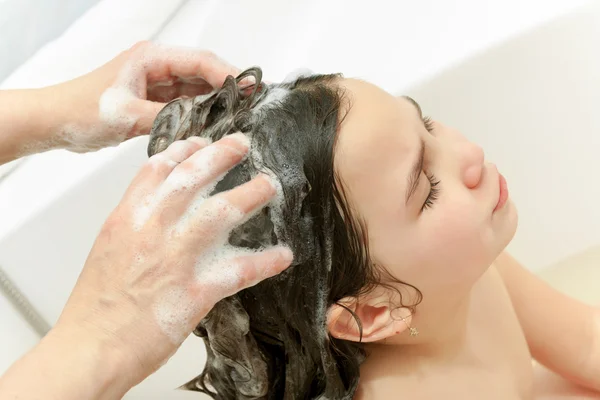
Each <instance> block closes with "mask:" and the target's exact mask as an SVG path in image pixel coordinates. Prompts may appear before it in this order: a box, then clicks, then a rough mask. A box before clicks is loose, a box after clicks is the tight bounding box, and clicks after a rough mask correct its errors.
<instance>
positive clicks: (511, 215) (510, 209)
mask: <svg viewBox="0 0 600 400" xmlns="http://www.w3.org/2000/svg"><path fill="white" fill-rule="evenodd" d="M500 213H501V214H499V215H498V217H500V218H498V222H499V224H498V231H497V232H498V235H497V238H498V245H499V247H500V249H499V251H498V253H501V252H502V251H503V250H504V249H505V248H506V246H508V244H509V243H510V242H511V240H512V239H513V238H514V237H515V233H516V232H517V226H518V225H519V213H518V212H517V207H516V206H515V204H514V203H513V202H512V200H510V199H509V200H508V201H507V202H506V204H505V205H504V209H503V210H501V211H500Z"/></svg>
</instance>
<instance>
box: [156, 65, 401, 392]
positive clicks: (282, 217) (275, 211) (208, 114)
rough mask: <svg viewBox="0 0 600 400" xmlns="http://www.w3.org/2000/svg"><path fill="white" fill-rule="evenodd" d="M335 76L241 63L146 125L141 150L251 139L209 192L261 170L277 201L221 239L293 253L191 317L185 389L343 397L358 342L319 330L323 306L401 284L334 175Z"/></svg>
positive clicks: (339, 97) (338, 94) (338, 92)
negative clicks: (194, 357)
mask: <svg viewBox="0 0 600 400" xmlns="http://www.w3.org/2000/svg"><path fill="white" fill-rule="evenodd" d="M340 78H341V75H311V76H305V77H300V78H298V79H296V80H294V81H291V82H286V83H281V84H264V83H262V82H261V80H262V72H261V70H260V69H259V68H251V69H248V70H246V71H244V72H243V73H242V74H240V75H239V76H238V77H237V78H233V77H231V76H230V77H228V78H227V80H226V81H225V83H224V85H223V87H222V88H220V89H218V90H217V91H215V92H214V93H212V94H210V95H206V96H199V97H196V98H194V99H178V100H175V101H173V102H171V103H169V104H168V105H167V106H166V107H165V108H164V109H163V110H162V111H161V112H160V113H159V115H158V117H157V118H156V120H155V122H154V126H153V128H152V132H151V139H150V144H149V146H148V154H149V155H153V154H155V153H157V152H160V151H162V150H164V149H165V148H166V147H167V146H168V145H169V144H170V143H171V142H173V141H174V140H179V139H185V138H187V137H189V136H193V135H195V136H202V137H208V138H210V139H212V140H213V141H216V140H218V139H220V138H222V137H223V136H225V135H228V134H231V133H235V132H243V133H245V134H247V135H249V136H251V149H250V152H249V157H247V159H246V160H245V161H243V162H242V163H241V164H240V165H238V166H237V167H235V168H234V169H233V170H231V171H230V173H229V174H227V175H226V177H225V178H224V179H223V180H222V181H221V182H220V183H219V184H218V185H217V186H216V188H215V190H214V192H215V193H217V192H221V191H224V190H228V189H231V188H232V187H234V186H237V185H239V184H241V183H243V182H247V181H249V180H250V179H251V178H252V177H254V176H256V175H257V174H258V172H267V173H269V174H271V175H275V176H276V177H277V178H278V180H279V181H280V182H281V184H282V188H283V198H284V201H283V204H282V205H280V206H278V205H276V204H272V205H271V206H270V207H267V208H265V209H264V210H263V211H262V212H261V213H259V214H258V215H256V216H255V217H253V218H252V219H250V220H249V221H248V222H246V223H245V224H244V225H242V226H240V227H239V228H237V229H236V230H234V231H233V232H232V233H231V235H230V238H229V242H230V243H231V244H232V245H234V246H241V247H248V248H253V249H258V248H265V247H270V246H272V245H276V244H281V243H283V244H286V245H287V246H289V247H290V248H291V249H292V251H293V253H294V262H293V264H292V266H291V267H290V268H289V269H287V270H286V271H284V272H283V273H281V274H280V275H278V276H276V277H273V278H270V279H267V280H265V281H263V282H261V283H259V284H258V285H256V286H254V287H251V288H249V289H245V290H243V291H241V292H239V293H238V294H236V295H234V296H231V297H228V298H226V299H224V300H222V301H220V302H219V303H217V305H216V306H215V307H214V308H213V310H212V311H211V312H210V313H209V314H208V315H207V316H206V318H204V319H203V320H202V321H201V322H200V324H199V325H198V327H197V328H196V330H195V332H194V333H195V334H196V335H198V336H200V337H202V338H203V339H204V342H205V345H206V350H207V357H208V359H207V363H206V366H205V369H204V371H203V372H202V374H200V375H199V376H198V377H197V378H195V379H193V380H192V381H190V382H188V383H187V384H186V385H184V387H185V388H186V389H189V390H195V391H200V392H204V393H207V394H209V395H210V396H212V397H213V398H215V399H224V400H225V399H226V400H229V399H286V400H287V399H289V400H292V399H351V398H352V397H353V395H354V393H355V391H356V388H357V385H358V380H359V366H360V364H361V363H362V361H363V360H364V358H365V351H364V349H363V345H362V344H361V343H356V342H351V341H344V340H339V339H336V338H333V337H330V336H329V334H328V332H327V325H326V323H327V321H326V319H327V317H326V315H327V310H328V308H329V307H330V306H331V305H333V304H335V303H336V302H338V301H339V300H341V299H343V298H344V297H348V296H350V297H358V296H360V295H361V294H364V293H367V292H368V291H369V290H371V289H373V288H374V287H375V286H377V285H382V284H383V285H386V282H387V285H388V287H390V288H393V286H392V285H391V284H389V283H391V282H395V283H402V282H400V281H397V280H395V279H394V278H393V277H392V276H390V275H389V274H387V273H386V271H385V270H384V269H383V268H380V267H378V266H376V265H374V264H373V263H372V262H371V259H370V256H369V249H368V246H367V242H368V241H367V239H368V238H367V230H366V227H365V224H364V223H363V222H362V221H361V220H360V218H359V217H358V216H357V215H354V213H353V212H352V210H351V208H350V206H349V203H348V199H347V196H346V191H345V189H344V184H343V182H342V181H341V179H340V177H339V176H338V175H337V174H336V173H335V171H334V152H335V145H336V137H337V131H338V129H339V126H340V124H341V122H342V120H343V118H344V116H345V115H346V113H347V112H348V110H349V108H350V107H351V104H350V100H349V99H348V98H347V97H346V94H345V93H344V91H343V90H342V89H341V88H340V86H339V85H338V83H337V82H338V80H339V79H340ZM249 80H250V81H253V82H250V83H249V84H248V81H249ZM274 221H275V222H274ZM277 221H281V223H278V222H277ZM398 294H400V293H399V292H398ZM400 300H401V299H400ZM348 311H349V312H351V311H350V310H348ZM355 318H356V316H355ZM356 320H357V323H358V324H359V327H360V321H359V320H358V318H356Z"/></svg>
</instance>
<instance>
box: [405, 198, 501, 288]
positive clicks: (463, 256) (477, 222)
mask: <svg viewBox="0 0 600 400" xmlns="http://www.w3.org/2000/svg"><path fill="white" fill-rule="evenodd" d="M438 205H439V206H440V207H439V209H436V208H434V209H432V210H430V211H431V215H428V216H427V218H428V219H427V220H426V221H423V225H422V226H421V228H422V229H420V234H419V236H420V240H419V242H418V244H417V246H416V247H417V248H419V253H420V257H421V259H422V265H423V266H427V267H428V269H429V271H430V272H431V274H432V276H437V279H438V280H439V279H443V281H444V282H446V283H451V282H456V281H460V282H469V281H473V280H476V279H477V278H478V277H479V276H480V275H481V274H482V273H483V272H484V271H485V270H486V269H487V267H489V264H490V263H491V262H492V261H493V260H491V259H490V258H491V254H492V253H493V251H492V250H493V232H492V230H491V225H490V223H489V221H487V220H486V219H485V218H482V216H481V214H480V213H478V211H479V209H478V208H477V207H476V205H475V204H472V203H471V202H469V201H465V202H454V203H446V204H442V203H440V204H438Z"/></svg>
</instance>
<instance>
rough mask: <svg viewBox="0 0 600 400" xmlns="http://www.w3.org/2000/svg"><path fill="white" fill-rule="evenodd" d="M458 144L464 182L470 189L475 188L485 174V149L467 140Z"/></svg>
mask: <svg viewBox="0 0 600 400" xmlns="http://www.w3.org/2000/svg"><path fill="white" fill-rule="evenodd" d="M457 146H458V157H459V163H460V171H461V177H462V180H463V183H464V184H465V186H466V187H468V188H469V189H474V188H475V187H477V185H479V182H480V181H481V176H482V174H483V166H484V161H485V155H484V153H483V149H482V148H481V147H480V146H478V145H476V144H474V143H471V142H468V141H466V140H465V141H462V142H461V143H459V144H457Z"/></svg>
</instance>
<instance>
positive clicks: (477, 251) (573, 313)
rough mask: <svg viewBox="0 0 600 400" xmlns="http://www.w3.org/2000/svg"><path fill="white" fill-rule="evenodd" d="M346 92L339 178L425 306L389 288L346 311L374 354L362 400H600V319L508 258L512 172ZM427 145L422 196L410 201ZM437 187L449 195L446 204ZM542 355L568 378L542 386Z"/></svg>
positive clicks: (385, 99)
mask: <svg viewBox="0 0 600 400" xmlns="http://www.w3.org/2000/svg"><path fill="white" fill-rule="evenodd" d="M341 84H342V86H343V87H344V88H345V89H346V91H347V94H348V96H349V98H350V102H351V105H352V107H351V109H350V111H349V113H348V115H347V116H346V119H345V120H344V122H343V124H342V126H341V129H340V132H339V137H338V147H337V149H336V161H335V168H336V169H337V171H338V173H339V175H340V176H341V178H342V179H343V181H344V182H345V185H346V187H347V189H348V193H349V201H350V203H351V206H352V207H353V209H354V210H355V212H356V214H357V215H359V216H360V217H361V218H363V219H364V221H365V222H366V226H367V230H368V240H369V247H370V251H371V255H372V258H373V260H374V262H375V263H376V264H378V265H381V266H384V267H385V268H386V269H387V270H388V271H389V272H390V273H391V274H392V275H393V276H394V277H396V278H398V279H401V280H402V281H403V282H407V283H410V284H411V285H414V286H415V287H417V288H418V289H419V290H420V291H421V292H422V294H423V300H422V302H421V303H419V304H418V305H416V307H414V308H412V307H410V306H413V305H415V302H416V299H417V297H416V292H415V291H414V290H412V289H410V288H408V287H407V286H406V285H400V284H395V285H396V287H397V289H399V290H400V292H401V294H402V298H401V299H400V298H398V296H397V295H396V294H395V292H393V291H389V290H386V289H383V288H381V287H380V288H377V289H375V290H374V291H373V292H371V293H369V294H366V295H364V296H362V297H361V298H359V299H356V298H346V299H343V300H342V303H343V304H344V305H345V306H347V307H349V308H351V309H352V310H353V311H354V312H355V313H356V314H357V315H358V316H359V317H360V318H361V321H362V328H363V332H362V334H363V336H362V341H363V342H365V343H367V345H366V349H367V352H368V354H369V357H368V358H367V361H366V362H365V363H364V364H363V365H362V367H361V384H360V386H359V391H358V394H357V396H356V399H359V400H360V399H375V400H376V399H389V398H395V396H397V395H398V393H402V394H403V396H406V397H407V398H411V399H431V398H436V399H437V398H440V399H441V398H450V399H454V398H460V399H482V398H485V399H533V398H536V399H541V398H544V399H547V398H554V397H552V396H555V395H556V394H557V393H556V391H555V392H554V393H549V391H548V390H547V387H548V379H550V378H551V379H555V380H559V381H560V380H562V381H564V384H565V385H567V387H568V388H569V389H568V390H567V392H568V393H569V394H568V395H569V396H575V393H579V394H581V393H583V392H585V393H586V394H585V396H588V397H581V398H600V351H599V350H598V345H597V343H598V342H599V341H600V329H599V328H598V324H597V322H596V321H597V318H598V315H599V311H598V309H596V308H593V307H591V306H588V305H585V304H582V303H580V302H578V301H575V300H573V299H570V298H568V297H567V296H565V295H563V294H561V293H559V292H557V291H556V290H554V289H552V288H550V287H549V286H547V285H546V284H545V283H543V282H542V281H540V280H539V279H538V278H537V277H535V276H534V275H533V274H531V273H529V272H528V271H527V270H526V269H524V268H523V267H522V266H521V265H519V264H518V262H517V261H515V260H514V259H513V258H511V257H510V256H509V255H508V254H505V253H503V250H504V248H505V247H506V245H507V244H508V243H509V241H510V240H511V239H512V237H513V235H514V233H515V230H516V226H517V213H516V209H515V207H514V205H513V203H512V202H511V201H510V200H509V201H508V202H506V203H505V204H504V205H503V206H502V207H500V208H498V209H496V206H497V204H498V201H499V195H500V184H499V173H498V170H497V168H496V167H495V166H494V164H491V163H489V162H487V161H486V160H485V157H484V154H483V151H482V149H481V148H480V147H478V146H476V145H474V144H473V143H470V142H469V141H468V140H466V139H465V138H464V137H463V136H462V135H461V134H460V133H459V132H457V131H456V130H453V129H451V128H448V127H446V126H444V125H442V124H441V123H438V122H434V123H433V125H432V128H433V129H432V130H431V131H428V130H427V129H426V126H425V124H424V122H423V118H422V115H421V112H420V110H419V108H418V106H415V104H413V102H411V101H409V100H408V99H406V98H402V97H401V98H397V97H394V96H391V95H390V94H388V93H386V92H384V91H383V90H381V89H379V88H377V87H376V86H373V85H371V84H368V83H366V82H362V81H358V80H349V79H346V80H343V81H342V83H341ZM420 142H423V143H424V146H425V153H424V154H425V157H424V163H423V166H422V168H421V169H420V170H419V174H418V182H419V185H418V187H417V189H416V190H415V191H414V194H413V195H412V196H411V198H410V200H408V202H406V198H407V191H408V190H409V187H410V185H409V184H408V183H407V176H409V174H410V171H411V170H412V166H413V165H414V163H415V160H416V159H417V158H418V154H419V146H420ZM430 175H434V176H435V180H433V182H434V185H433V186H434V189H439V192H438V194H437V196H436V197H437V198H436V199H435V200H434V201H433V202H432V203H428V202H427V198H428V196H429V194H430V192H431V188H432V183H431V182H430V179H429V178H428V176H430ZM435 182H439V183H437V184H435ZM426 203H427V205H428V206H426V207H424V204H426ZM399 305H401V306H404V307H401V306H399ZM328 323H329V330H330V333H331V334H332V335H333V336H335V337H339V338H343V339H346V340H354V341H359V340H361V339H360V331H359V329H358V327H357V324H356V323H355V322H354V319H353V318H352V317H351V316H350V314H349V313H347V312H345V311H344V309H343V308H342V307H340V306H337V305H334V306H333V307H332V308H331V310H330V313H329V320H328ZM409 326H410V327H414V328H417V329H418V330H419V334H418V336H411V335H410V334H409V333H410V331H409V329H408V328H409ZM532 357H533V358H534V359H536V360H537V361H538V362H539V363H540V364H543V365H545V366H546V367H548V368H549V369H550V370H552V371H554V373H555V374H549V375H550V376H548V374H547V375H546V377H545V378H544V377H542V375H543V374H540V373H538V372H537V371H536V374H535V377H534V369H533V368H532ZM574 383H578V384H580V385H583V386H586V387H587V388H589V389H591V390H586V389H583V388H581V387H576V386H575V385H574ZM563 386H564V385H563ZM563 389H564V387H563ZM594 390H597V391H598V392H594ZM566 398H575V397H566ZM577 398H580V397H577Z"/></svg>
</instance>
